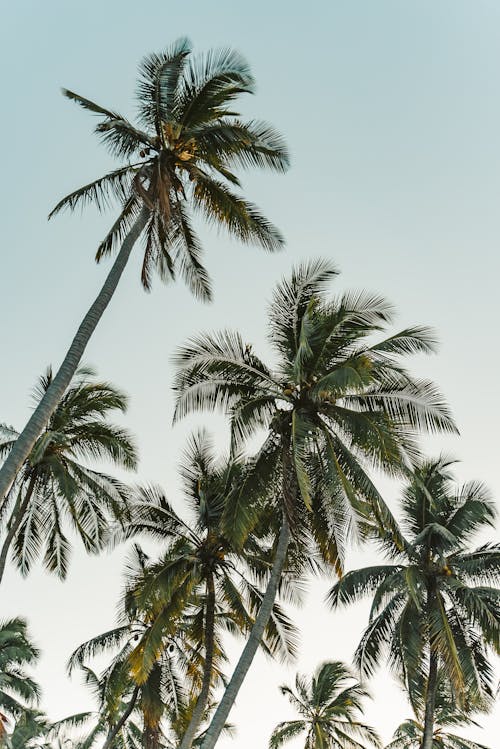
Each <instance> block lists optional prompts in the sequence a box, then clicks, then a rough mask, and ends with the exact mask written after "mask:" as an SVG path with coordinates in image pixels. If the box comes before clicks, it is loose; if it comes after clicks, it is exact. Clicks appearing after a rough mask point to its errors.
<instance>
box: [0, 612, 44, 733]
mask: <svg viewBox="0 0 500 749" xmlns="http://www.w3.org/2000/svg"><path fill="white" fill-rule="evenodd" d="M38 656H39V652H38V650H37V648H36V647H35V646H34V645H33V643H32V642H31V641H30V639H29V637H28V631H27V624H26V622H25V620H24V619H20V618H16V619H10V620H9V621H4V622H2V623H1V624H0V710H2V718H1V720H0V722H1V723H2V725H3V723H4V721H6V720H9V718H10V719H17V718H20V717H21V716H22V715H23V713H24V711H25V710H26V708H28V707H31V706H33V705H36V704H37V702H38V700H39V698H40V688H39V686H38V684H37V683H36V682H35V681H34V680H33V679H32V678H31V677H30V676H28V674H27V673H26V671H25V668H26V667H30V666H33V665H35V663H36V662H37V660H38ZM3 711H5V713H7V716H6V715H3Z"/></svg>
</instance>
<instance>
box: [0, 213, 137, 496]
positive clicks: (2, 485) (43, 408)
mask: <svg viewBox="0 0 500 749" xmlns="http://www.w3.org/2000/svg"><path fill="white" fill-rule="evenodd" d="M148 215H149V211H148V209H147V208H146V207H144V208H143V209H142V210H141V212H140V214H139V216H138V218H137V221H136V222H135V224H134V225H133V226H132V228H131V229H130V231H129V233H128V234H127V236H126V237H125V239H124V240H123V244H122V246H121V249H120V252H119V253H118V255H117V256H116V260H115V262H114V263H113V266H112V268H111V270H110V272H109V273H108V276H107V278H106V280H105V282H104V284H103V286H102V288H101V290H100V292H99V294H98V295H97V297H96V299H95V301H94V303H93V304H92V305H91V307H90V309H89V310H88V312H87V314H86V315H85V317H84V318H83V321H82V322H81V324H80V327H79V328H78V330H77V332H76V335H75V337H74V338H73V341H72V343H71V346H70V347H69V349H68V351H67V353H66V356H65V357H64V360H63V362H62V364H61V366H60V367H59V370H58V372H57V374H56V376H55V377H54V379H53V380H52V382H51V384H50V387H49V388H48V389H47V392H46V393H45V395H44V396H43V398H42V400H41V401H40V403H39V404H38V406H37V407H36V409H35V410H34V412H33V414H32V416H31V418H30V419H29V421H28V423H27V424H26V426H25V427H24V429H23V431H22V432H21V434H20V435H19V437H18V438H17V440H16V442H15V444H14V446H13V448H12V450H11V451H10V453H9V455H8V456H7V458H6V460H5V462H4V464H3V466H2V468H1V469H0V503H1V502H2V501H3V499H4V497H5V495H6V494H7V492H8V490H9V488H10V486H11V485H12V482H13V481H14V479H15V477H16V475H17V473H18V471H19V469H20V468H21V466H22V464H23V463H24V461H25V460H26V459H27V458H28V456H29V454H30V452H31V450H32V448H33V445H34V444H35V442H36V440H37V439H38V437H39V435H40V434H41V432H42V430H43V428H44V427H45V425H46V424H47V422H48V421H49V419H50V417H51V416H52V414H53V413H54V411H55V409H56V408H57V405H58V403H59V401H60V400H61V398H62V397H63V395H64V392H65V390H66V388H67V387H68V385H69V383H70V382H71V378H72V377H73V375H74V374H75V371H76V369H77V367H78V365H79V363H80V360H81V358H82V356H83V354H84V351H85V348H86V346H87V343H88V342H89V340H90V337H91V335H92V333H93V332H94V330H95V329H96V327H97V324H98V322H99V320H100V319H101V317H102V315H103V313H104V311H105V309H106V307H107V306H108V304H109V302H110V301H111V298H112V296H113V294H114V293H115V290H116V287H117V286H118V282H119V280H120V278H121V275H122V273H123V271H124V269H125V266H126V265H127V261H128V259H129V256H130V253H131V252H132V248H133V246H134V244H135V242H136V240H137V239H138V238H139V235H140V233H141V232H142V230H143V229H144V227H145V225H146V222H147V219H148Z"/></svg>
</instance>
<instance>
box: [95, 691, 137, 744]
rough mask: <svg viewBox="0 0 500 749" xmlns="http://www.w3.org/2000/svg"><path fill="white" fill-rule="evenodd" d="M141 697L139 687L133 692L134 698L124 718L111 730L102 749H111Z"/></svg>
mask: <svg viewBox="0 0 500 749" xmlns="http://www.w3.org/2000/svg"><path fill="white" fill-rule="evenodd" d="M138 696H139V687H135V689H134V691H133V692H132V697H131V699H130V702H129V703H128V705H127V709H126V710H125V711H124V713H123V715H122V717H121V718H120V720H119V721H118V723H117V724H116V725H115V726H113V728H111V729H110V731H109V733H108V735H107V737H106V741H105V742H104V745H103V747H102V749H110V748H111V746H112V744H113V741H114V740H115V738H116V737H117V736H118V734H119V732H120V731H121V730H122V728H123V726H124V725H125V723H126V722H127V720H128V719H129V717H130V715H131V714H132V710H133V709H134V707H135V703H136V702H137V697H138Z"/></svg>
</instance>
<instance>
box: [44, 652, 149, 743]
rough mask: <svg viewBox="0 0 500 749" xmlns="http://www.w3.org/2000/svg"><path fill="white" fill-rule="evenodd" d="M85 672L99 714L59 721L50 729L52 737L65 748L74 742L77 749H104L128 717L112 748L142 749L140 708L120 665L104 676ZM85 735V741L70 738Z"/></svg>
mask: <svg viewBox="0 0 500 749" xmlns="http://www.w3.org/2000/svg"><path fill="white" fill-rule="evenodd" d="M82 670H83V675H84V680H85V684H86V686H87V687H88V688H89V689H90V691H91V692H92V695H93V697H94V699H95V700H96V701H97V703H98V707H97V710H95V711H88V712H83V713H77V714H75V715H70V716H68V717H67V718H63V719H62V720H60V721H57V723H55V724H54V725H53V726H52V727H51V734H52V735H53V736H55V737H57V738H58V739H59V740H60V741H61V743H62V744H63V745H64V743H65V742H70V741H71V747H72V748H73V747H74V749H94V747H100V746H102V740H103V738H104V739H105V738H107V737H109V735H110V729H111V728H112V727H114V726H116V725H117V723H118V722H119V719H120V718H121V716H122V715H123V714H124V713H127V719H126V720H125V721H123V723H122V724H121V725H119V726H118V728H117V730H116V732H115V733H114V735H113V736H112V738H111V740H110V742H109V746H110V747H111V749H141V748H142V746H143V744H142V738H143V728H142V720H141V714H140V710H139V704H138V702H137V699H136V698H134V694H133V686H131V684H130V681H129V680H127V678H126V676H125V674H124V672H123V669H121V667H120V664H116V663H113V664H111V666H110V667H109V668H107V669H106V670H105V671H104V673H103V675H102V676H99V675H98V674H97V673H96V672H95V671H93V670H92V669H91V668H89V667H88V666H82ZM82 731H84V735H83V737H82V736H80V738H79V739H78V740H76V739H75V740H73V739H70V736H74V734H75V733H76V732H77V733H79V734H81V733H82Z"/></svg>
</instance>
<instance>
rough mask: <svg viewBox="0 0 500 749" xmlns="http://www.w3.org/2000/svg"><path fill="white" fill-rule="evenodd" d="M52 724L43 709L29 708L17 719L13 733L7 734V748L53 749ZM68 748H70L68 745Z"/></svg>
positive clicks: (5, 744)
mask: <svg viewBox="0 0 500 749" xmlns="http://www.w3.org/2000/svg"><path fill="white" fill-rule="evenodd" d="M51 728H52V724H51V723H50V721H49V719H48V718H47V716H46V715H45V713H43V712H42V711H41V710H36V709H33V708H27V709H25V710H23V711H22V713H21V714H20V715H19V717H18V718H17V720H16V723H15V726H14V729H13V731H12V733H10V734H9V735H8V736H6V740H5V743H4V744H2V743H1V741H0V746H5V747H7V749H52V748H53V747H54V744H53V743H52V741H51V738H50V732H51ZM67 749H70V748H69V747H67Z"/></svg>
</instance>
